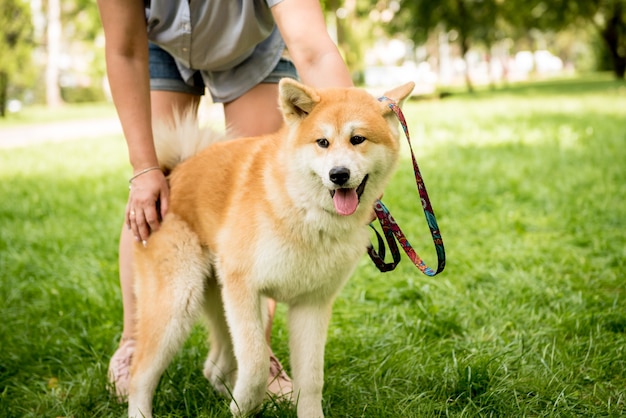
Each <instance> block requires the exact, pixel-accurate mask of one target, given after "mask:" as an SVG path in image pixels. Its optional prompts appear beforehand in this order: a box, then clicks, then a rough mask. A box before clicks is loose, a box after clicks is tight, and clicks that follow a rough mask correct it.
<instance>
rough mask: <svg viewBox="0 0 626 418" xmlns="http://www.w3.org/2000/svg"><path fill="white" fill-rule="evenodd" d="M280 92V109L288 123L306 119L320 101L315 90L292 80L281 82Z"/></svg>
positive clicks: (279, 85)
mask: <svg viewBox="0 0 626 418" xmlns="http://www.w3.org/2000/svg"><path fill="white" fill-rule="evenodd" d="M278 90H279V96H280V108H281V110H282V113H283V117H284V118H285V122H287V123H292V122H295V121H297V120H300V119H302V118H304V117H306V116H307V115H308V114H309V113H311V111H312V110H313V108H314V107H315V106H316V105H317V103H319V101H320V97H319V95H318V94H317V93H316V92H315V90H313V89H312V88H310V87H307V86H305V85H304V84H300V83H298V82H297V81H295V80H292V79H290V78H283V79H282V80H280V82H279V84H278Z"/></svg>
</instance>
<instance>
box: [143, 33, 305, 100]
mask: <svg viewBox="0 0 626 418" xmlns="http://www.w3.org/2000/svg"><path fill="white" fill-rule="evenodd" d="M149 68H150V90H161V91H173V92H179V93H187V94H193V95H195V96H203V95H204V92H205V89H206V87H207V86H206V84H205V82H204V79H203V77H202V74H201V73H200V71H196V72H195V73H194V75H193V77H192V78H191V80H190V81H189V84H187V83H186V82H185V80H183V78H182V76H181V75H180V71H179V70H178V66H177V65H176V61H175V60H174V58H173V57H172V56H171V55H170V54H169V53H168V52H166V51H165V50H163V49H161V48H160V47H159V46H157V45H155V44H153V43H150V44H149ZM284 77H289V78H293V79H296V80H297V79H298V73H297V71H296V67H295V66H294V65H293V62H291V60H289V59H287V58H281V59H280V61H278V64H276V67H275V68H274V70H273V71H272V72H271V73H270V74H269V75H268V76H267V77H266V78H265V79H264V80H263V81H261V83H272V84H276V83H278V82H279V81H280V79H281V78H284ZM214 101H221V100H215V98H214Z"/></svg>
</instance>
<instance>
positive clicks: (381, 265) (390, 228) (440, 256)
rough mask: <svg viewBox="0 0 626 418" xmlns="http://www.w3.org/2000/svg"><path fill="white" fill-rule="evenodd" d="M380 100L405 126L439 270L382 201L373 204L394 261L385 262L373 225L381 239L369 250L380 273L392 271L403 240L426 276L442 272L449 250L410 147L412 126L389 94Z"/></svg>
mask: <svg viewBox="0 0 626 418" xmlns="http://www.w3.org/2000/svg"><path fill="white" fill-rule="evenodd" d="M378 100H379V101H381V102H384V101H387V102H388V106H389V108H390V109H391V110H392V111H393V112H394V113H395V114H396V116H397V117H398V119H399V120H400V125H402V130H404V135H405V136H406V139H407V141H408V143H409V149H410V150H411V158H412V160H413V171H414V172H415V181H416V183H417V190H418V192H419V196H420V200H421V202H422V208H423V209H424V216H425V217H426V222H427V223H428V228H429V229H430V235H431V236H432V238H433V243H434V244H435V250H436V251H437V270H436V271H435V270H433V269H432V268H430V267H428V266H427V265H426V263H424V260H422V259H421V258H420V256H419V255H417V253H416V252H415V250H414V249H413V247H412V246H411V244H410V243H409V241H408V240H407V238H406V236H405V235H404V233H403V232H402V230H401V229H400V226H399V225H398V224H397V223H396V221H395V219H393V217H392V216H391V213H389V210H388V209H387V207H386V206H385V205H384V204H383V202H381V201H380V200H378V201H376V204H375V205H374V211H375V212H376V217H377V218H378V221H379V222H380V225H381V227H382V229H383V234H384V236H385V239H386V240H387V243H388V244H389V249H390V251H391V254H392V258H393V261H392V262H391V263H387V262H385V243H384V241H383V239H382V237H381V236H380V234H379V233H378V231H376V229H374V227H373V226H372V225H371V224H370V227H371V228H372V229H373V230H374V232H375V233H376V237H377V239H378V252H376V250H374V247H373V246H372V245H370V246H369V247H368V249H367V252H368V254H369V256H370V258H371V259H372V261H373V262H374V264H375V265H376V267H377V268H378V269H379V270H380V271H381V272H386V271H391V270H393V269H394V268H396V266H397V265H398V263H399V262H400V251H399V250H398V246H397V244H396V240H397V241H398V242H399V243H400V246H401V247H402V249H403V250H404V252H405V253H406V255H407V256H408V257H409V258H410V259H411V261H412V262H413V264H415V266H416V267H417V268H418V269H420V271H421V272H422V273H424V274H425V275H427V276H435V275H437V274H439V273H441V272H442V271H443V269H444V268H445V266H446V252H445V250H444V248H443V240H442V239H441V232H440V231H439V226H438V225H437V219H435V214H434V212H433V208H432V206H431V204H430V199H429V198H428V192H427V191H426V185H424V180H423V179H422V174H421V173H420V170H419V167H418V165H417V160H416V159H415V154H414V153H413V147H412V146H411V137H410V136H409V128H408V127H407V124H406V119H405V118H404V115H403V114H402V111H401V110H400V107H399V106H398V105H397V103H396V102H395V101H393V100H391V99H389V98H388V97H385V96H383V97H380V98H379V99H378Z"/></svg>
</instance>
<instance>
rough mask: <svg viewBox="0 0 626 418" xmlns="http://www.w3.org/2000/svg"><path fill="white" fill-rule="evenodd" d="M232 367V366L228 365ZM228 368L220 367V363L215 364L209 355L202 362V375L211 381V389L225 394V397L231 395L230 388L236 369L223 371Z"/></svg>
mask: <svg viewBox="0 0 626 418" xmlns="http://www.w3.org/2000/svg"><path fill="white" fill-rule="evenodd" d="M229 368H230V369H232V367H229ZM225 370H228V368H225V367H224V366H222V367H220V365H218V364H216V363H215V362H214V361H212V359H211V357H209V358H208V359H207V360H206V362H205V363H204V370H203V373H204V377H206V378H207V380H208V381H209V382H210V383H211V386H213V389H215V390H216V391H217V392H218V393H219V394H221V395H222V396H225V397H227V398H231V399H232V397H233V394H232V388H233V385H234V382H235V379H236V378H237V370H236V369H235V370H231V371H229V372H227V371H225Z"/></svg>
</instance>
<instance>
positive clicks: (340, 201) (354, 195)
mask: <svg viewBox="0 0 626 418" xmlns="http://www.w3.org/2000/svg"><path fill="white" fill-rule="evenodd" d="M368 177H369V174H368V175H366V176H365V177H364V178H363V181H362V182H361V184H359V186H358V187H357V188H356V189H337V190H331V191H330V197H332V198H333V203H334V204H335V210H336V211H337V213H338V214H340V215H343V216H348V215H352V214H353V213H354V212H355V211H356V208H357V207H358V206H359V200H360V199H361V195H362V194H363V190H365V183H367V178H368Z"/></svg>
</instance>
